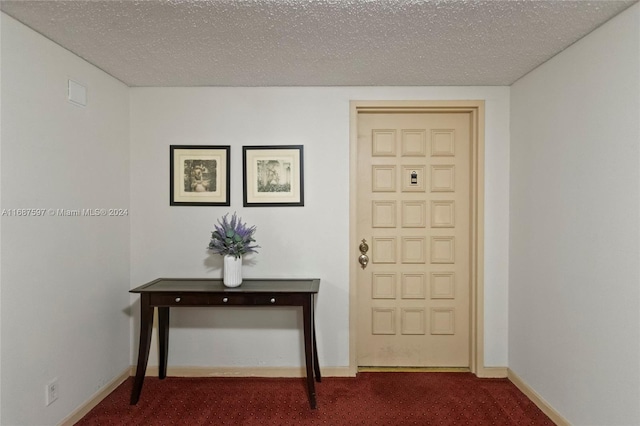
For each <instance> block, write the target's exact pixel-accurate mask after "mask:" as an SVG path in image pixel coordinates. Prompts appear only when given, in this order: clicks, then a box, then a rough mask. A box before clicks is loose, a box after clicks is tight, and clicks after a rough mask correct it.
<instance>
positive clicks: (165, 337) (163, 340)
mask: <svg viewBox="0 0 640 426" xmlns="http://www.w3.org/2000/svg"><path fill="white" fill-rule="evenodd" d="M158 345H159V346H160V348H159V349H160V350H159V354H158V355H159V362H160V365H159V368H158V377H159V378H160V379H164V378H165V377H167V356H168V354H169V307H168V306H163V307H158Z"/></svg>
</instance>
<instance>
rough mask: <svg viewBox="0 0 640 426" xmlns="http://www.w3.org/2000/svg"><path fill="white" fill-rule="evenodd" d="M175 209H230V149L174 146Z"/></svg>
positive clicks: (172, 156) (172, 154)
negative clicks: (202, 207)
mask: <svg viewBox="0 0 640 426" xmlns="http://www.w3.org/2000/svg"><path fill="white" fill-rule="evenodd" d="M169 148H170V155H169V156H170V161H171V166H170V170H171V171H170V176H171V183H170V193H171V197H170V200H169V204H170V205H172V206H229V205H231V201H230V196H229V194H230V186H231V185H230V184H231V180H230V176H231V174H230V169H229V161H230V159H231V149H230V147H229V146H201V145H171V146H170V147H169Z"/></svg>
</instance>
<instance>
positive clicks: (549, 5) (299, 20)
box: [0, 0, 638, 86]
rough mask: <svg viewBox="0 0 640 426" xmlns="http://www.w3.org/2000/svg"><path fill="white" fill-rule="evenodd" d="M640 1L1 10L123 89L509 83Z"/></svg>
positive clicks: (388, 0) (80, 5)
mask: <svg viewBox="0 0 640 426" xmlns="http://www.w3.org/2000/svg"><path fill="white" fill-rule="evenodd" d="M637 1H638V0H606V1H568V0H556V1H531V0H508V1H498V0H492V1H478V0H475V1H471V0H458V1H455V0H395V1H394V0H201V1H195V0H168V1H167V0H163V1H160V0H146V1H132V0H126V1H119V0H108V1H95V0H94V1H31V0H21V1H6V0H5V1H2V3H1V5H0V8H1V9H2V11H4V12H5V13H7V14H8V15H10V16H12V17H14V18H15V19H17V20H19V21H21V22H23V23H24V24H26V25H27V26H29V27H31V28H33V29H34V30H36V31H38V32H40V33H41V34H43V35H44V36H46V37H48V38H50V39H51V40H53V41H55V42H56V43H58V44H60V45H62V46H64V47H65V48H67V49H68V50H70V51H72V52H74V53H75V54H77V55H78V56H81V57H82V58H85V59H86V60H87V61H89V62H91V63H93V64H94V65H96V66H98V67H99V68H101V69H103V70H104V71H106V72H107V73H109V74H111V75H113V76H114V77H116V78H118V79H120V80H122V81H123V82H124V83H126V84H127V85H129V86H344V85H349V86H362V85H365V86H397V85H403V86H405V85H406V86H414V85H419V86H432V85H510V84H511V83H513V82H514V81H515V80H517V79H518V78H520V77H521V76H523V75H524V74H526V73H527V72H529V71H530V70H532V69H533V68H535V67H536V66H538V65H540V64H541V63H543V62H544V61H546V60H547V59H549V58H551V57H552V56H554V55H555V54H557V53H558V52H560V51H562V50H563V49H565V48H566V47H567V46H569V45H571V44H572V43H573V42H575V41H576V40H578V39H580V38H581V37H583V36H584V35H586V34H588V33H589V32H591V31H592V30H594V29H595V28H597V27H598V26H600V25H601V24H603V23H604V22H605V21H607V20H609V19H610V18H612V17H613V16H615V15H616V14H618V13H620V12H621V11H623V10H624V9H626V8H627V7H629V6H631V5H632V4H634V3H637Z"/></svg>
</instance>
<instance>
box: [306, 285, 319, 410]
mask: <svg viewBox="0 0 640 426" xmlns="http://www.w3.org/2000/svg"><path fill="white" fill-rule="evenodd" d="M302 314H303V315H302V316H303V319H304V321H303V322H304V357H305V364H306V368H307V390H308V392H309V403H310V404H311V408H312V409H315V408H317V403H316V388H315V384H314V381H313V373H314V363H313V360H314V351H315V346H314V336H313V296H311V295H309V298H308V299H307V300H306V301H305V302H304V305H303V306H302ZM316 357H317V355H316Z"/></svg>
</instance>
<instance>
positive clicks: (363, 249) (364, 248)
mask: <svg viewBox="0 0 640 426" xmlns="http://www.w3.org/2000/svg"><path fill="white" fill-rule="evenodd" d="M358 250H360V256H359V257H358V262H359V263H360V266H362V269H364V268H366V267H367V265H368V264H369V256H367V252H368V251H369V245H368V244H367V240H365V239H364V238H363V239H362V242H361V243H360V247H358Z"/></svg>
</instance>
